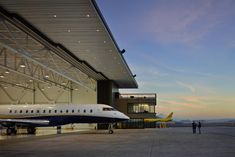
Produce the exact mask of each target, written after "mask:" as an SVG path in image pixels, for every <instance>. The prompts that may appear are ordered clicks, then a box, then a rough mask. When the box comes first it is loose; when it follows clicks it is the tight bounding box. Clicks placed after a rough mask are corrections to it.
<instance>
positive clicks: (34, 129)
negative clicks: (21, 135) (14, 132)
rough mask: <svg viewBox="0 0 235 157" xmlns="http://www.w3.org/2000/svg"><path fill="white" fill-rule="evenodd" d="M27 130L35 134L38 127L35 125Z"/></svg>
mask: <svg viewBox="0 0 235 157" xmlns="http://www.w3.org/2000/svg"><path fill="white" fill-rule="evenodd" d="M27 132H28V134H31V135H34V134H35V133H36V128H35V127H28V128H27Z"/></svg>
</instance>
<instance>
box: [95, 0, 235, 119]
mask: <svg viewBox="0 0 235 157" xmlns="http://www.w3.org/2000/svg"><path fill="white" fill-rule="evenodd" d="M97 3H98V6H99V8H100V10H101V11H102V13H103V15H104V17H105V19H106V21H107V23H108V25H109V27H110V29H111V31H112V33H113V35H114V38H115V39H116V41H117V43H118V45H119V47H120V49H126V53H125V54H124V57H125V59H126V61H127V63H128V65H129V66H130V68H131V70H132V72H133V73H134V74H136V75H137V77H136V80H137V82H138V84H139V88H138V89H134V90H133V89H132V90H121V92H140V93H142V92H144V93H145V92H151V93H157V94H158V105H157V113H163V114H167V113H169V112H171V111H173V112H174V116H175V117H176V118H181V119H205V118H206V119H212V118H235V1H234V0H97Z"/></svg>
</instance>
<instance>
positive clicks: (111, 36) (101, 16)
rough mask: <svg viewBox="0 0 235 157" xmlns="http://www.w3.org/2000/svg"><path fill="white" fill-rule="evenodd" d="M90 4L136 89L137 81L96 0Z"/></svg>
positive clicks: (92, 0)
mask: <svg viewBox="0 0 235 157" xmlns="http://www.w3.org/2000/svg"><path fill="white" fill-rule="evenodd" d="M91 2H92V4H93V6H94V8H95V10H96V12H97V13H98V15H99V17H100V19H101V21H102V22H103V24H104V26H105V28H106V30H107V31H108V33H109V36H110V38H111V39H112V40H113V42H114V45H115V46H116V48H117V50H118V52H119V53H118V54H119V56H120V57H121V58H122V60H123V61H124V63H125V66H126V68H127V70H128V71H129V73H130V75H131V77H132V78H133V81H134V84H135V87H133V88H138V84H137V81H136V80H135V78H134V77H133V73H132V71H131V69H130V67H129V66H128V64H127V62H126V60H125V58H124V57H123V55H122V54H121V53H120V51H121V50H120V48H119V46H118V44H117V42H116V40H115V38H114V36H113V34H112V32H111V30H110V28H109V26H108V24H107V22H106V20H105V18H104V16H103V14H102V12H101V10H100V9H99V7H98V4H97V3H96V0H91Z"/></svg>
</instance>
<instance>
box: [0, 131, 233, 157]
mask: <svg viewBox="0 0 235 157" xmlns="http://www.w3.org/2000/svg"><path fill="white" fill-rule="evenodd" d="M46 156H49V157H63V156H68V157H75V156H76V157H235V127H205V128H202V134H192V129H191V128H190V127H179V128H164V129H157V128H156V129H123V130H115V132H114V134H108V133H107V131H90V132H73V133H66V134H59V135H56V134H54V135H45V136H27V137H24V138H17V136H15V137H13V138H11V139H4V140H0V157H46Z"/></svg>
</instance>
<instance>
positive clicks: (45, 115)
mask: <svg viewBox="0 0 235 157" xmlns="http://www.w3.org/2000/svg"><path fill="white" fill-rule="evenodd" d="M5 119H6V121H4V120H5ZM16 119H17V120H19V119H20V120H22V121H24V120H29V121H30V120H47V121H49V123H48V126H56V125H64V124H69V123H114V122H118V121H124V120H128V119H129V117H128V116H126V115H125V114H123V113H121V112H119V111H117V110H115V109H114V108H113V107H111V106H108V105H104V104H84V105H83V104H77V105H76V104H36V105H0V123H1V121H4V122H5V123H8V122H7V120H9V121H11V120H16ZM16 124H17V123H16ZM32 125H34V124H32ZM37 125H38V124H35V126H37Z"/></svg>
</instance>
